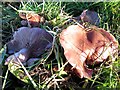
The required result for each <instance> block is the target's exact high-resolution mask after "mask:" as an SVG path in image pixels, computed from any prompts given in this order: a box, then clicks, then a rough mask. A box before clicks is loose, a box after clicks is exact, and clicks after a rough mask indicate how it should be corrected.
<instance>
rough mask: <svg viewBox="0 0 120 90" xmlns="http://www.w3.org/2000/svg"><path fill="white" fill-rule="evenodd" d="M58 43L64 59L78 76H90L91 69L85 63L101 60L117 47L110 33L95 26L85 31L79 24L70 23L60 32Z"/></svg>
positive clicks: (112, 52) (111, 53) (115, 50)
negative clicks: (62, 50)
mask: <svg viewBox="0 0 120 90" xmlns="http://www.w3.org/2000/svg"><path fill="white" fill-rule="evenodd" d="M60 43H61V45H62V47H63V48H64V54H65V57H66V59H67V60H68V62H69V63H70V64H71V65H72V66H73V68H74V72H75V73H76V74H77V75H78V76H79V77H80V78H83V77H85V78H91V77H92V69H89V68H87V67H86V65H87V64H95V63H99V62H103V60H105V59H107V57H108V56H110V55H113V54H114V53H115V52H117V48H118V42H117V41H116V39H115V38H114V36H113V35H112V34H110V33H108V32H106V31H105V30H103V29H101V28H97V27H95V26H94V27H92V28H91V29H90V30H89V31H86V30H85V29H84V28H81V27H80V26H79V25H71V26H69V27H68V28H66V29H64V30H63V31H62V32H61V34H60Z"/></svg>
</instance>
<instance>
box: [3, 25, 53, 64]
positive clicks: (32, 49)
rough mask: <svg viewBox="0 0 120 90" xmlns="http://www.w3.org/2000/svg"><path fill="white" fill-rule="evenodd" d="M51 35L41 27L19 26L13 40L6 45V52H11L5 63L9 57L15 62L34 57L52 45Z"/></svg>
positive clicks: (6, 62)
mask: <svg viewBox="0 0 120 90" xmlns="http://www.w3.org/2000/svg"><path fill="white" fill-rule="evenodd" d="M52 41H53V37H52V35H51V34H50V33H48V32H47V31H46V30H44V29H41V28H37V27H36V28H35V27H34V28H29V27H21V28H19V29H18V31H16V32H15V33H14V35H13V40H11V41H9V42H8V43H7V44H6V45H7V48H8V54H11V55H10V56H9V57H8V58H7V60H6V61H5V65H7V64H8V63H9V61H10V60H11V59H14V61H15V62H17V60H16V59H17V58H19V60H20V61H21V62H26V61H27V60H28V59H29V58H36V57H38V56H40V55H41V54H43V53H44V52H45V51H46V50H48V49H50V48H51V46H52Z"/></svg>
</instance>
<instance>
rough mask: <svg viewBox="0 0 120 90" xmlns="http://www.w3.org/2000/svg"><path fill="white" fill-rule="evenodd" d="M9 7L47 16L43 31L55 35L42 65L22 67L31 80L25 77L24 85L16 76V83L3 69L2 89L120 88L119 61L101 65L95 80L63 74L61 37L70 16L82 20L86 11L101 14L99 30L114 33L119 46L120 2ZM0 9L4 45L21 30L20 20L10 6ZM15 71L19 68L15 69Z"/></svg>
mask: <svg viewBox="0 0 120 90" xmlns="http://www.w3.org/2000/svg"><path fill="white" fill-rule="evenodd" d="M10 4H11V5H12V6H14V7H15V8H17V9H18V10H22V11H24V10H26V11H34V12H36V13H38V14H39V15H42V16H44V17H45V20H46V22H45V24H43V25H40V27H42V28H45V29H47V30H48V31H49V32H50V33H51V34H52V35H53V37H54V42H53V46H52V49H51V51H50V52H47V53H45V54H43V55H42V58H40V60H39V62H36V64H34V65H33V66H31V67H24V66H22V68H23V71H24V70H25V73H27V76H29V77H28V78H24V77H25V76H24V75H23V82H22V81H20V79H19V78H20V77H19V76H18V77H17V76H16V77H17V78H18V79H17V78H15V76H13V75H12V74H11V73H10V72H8V74H7V72H6V71H7V70H8V68H7V67H6V66H4V65H3V77H5V80H4V79H3V81H4V85H3V88H5V89H6V88H12V89H13V88H15V89H16V90H26V89H27V90H34V89H36V90H41V89H43V90H44V89H53V88H54V89H55V88H57V89H62V90H64V88H66V89H69V90H77V89H80V88H96V89H98V90H100V89H102V90H107V89H109V88H120V57H118V58H117V60H116V61H114V62H112V64H109V62H104V63H103V64H101V65H100V68H96V72H95V73H94V75H93V77H92V79H90V80H89V79H80V78H78V77H77V76H76V75H74V74H71V73H69V72H68V73H66V72H65V71H64V69H65V66H67V65H68V63H67V62H66V61H65V57H64V55H63V50H62V48H61V46H60V43H59V37H58V36H59V32H60V31H61V30H62V29H63V28H65V27H66V26H63V25H64V22H65V21H66V20H68V19H69V18H70V17H71V16H79V15H80V14H81V12H82V11H83V10H85V9H90V10H95V11H96V12H98V13H99V17H100V25H99V27H101V28H104V29H105V30H107V31H109V32H110V33H112V34H113V35H114V36H115V37H116V39H117V40H118V42H120V14H119V12H120V2H21V3H20V2H18V3H10ZM1 6H2V9H3V10H2V15H3V16H2V20H3V22H2V23H3V24H2V27H3V28H2V30H3V39H2V40H3V41H2V42H3V45H4V44H5V43H6V42H8V41H9V40H10V39H11V37H12V34H13V32H14V31H15V30H16V29H17V28H18V27H21V24H20V21H21V19H20V17H19V16H18V12H17V11H16V10H14V9H13V8H11V7H9V6H8V4H7V3H2V4H1ZM7 57H8V55H7V54H4V60H5V59H6V58H7ZM4 60H3V61H4ZM65 62H66V63H65ZM15 68H17V67H16V66H15ZM18 69H19V68H18ZM26 69H27V71H26ZM18 73H19V72H18ZM23 74H24V73H23ZM16 75H17V74H16ZM6 77H7V78H6ZM31 77H32V79H31ZM24 79H25V80H28V81H29V80H34V82H32V83H33V84H32V83H31V82H29V83H27V84H26V83H24ZM16 81H17V82H16ZM15 82H16V83H15ZM12 83H14V84H12ZM36 85H37V87H36ZM20 86H22V88H20ZM33 86H35V88H34V87H33Z"/></svg>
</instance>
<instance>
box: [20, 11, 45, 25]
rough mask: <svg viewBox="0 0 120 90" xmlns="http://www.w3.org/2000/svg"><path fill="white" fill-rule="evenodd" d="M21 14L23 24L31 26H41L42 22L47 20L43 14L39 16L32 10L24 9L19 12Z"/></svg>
mask: <svg viewBox="0 0 120 90" xmlns="http://www.w3.org/2000/svg"><path fill="white" fill-rule="evenodd" d="M19 16H20V17H21V18H22V19H24V20H22V21H21V24H22V25H23V26H26V25H27V24H28V26H30V27H36V26H39V24H40V23H43V22H44V21H45V19H44V17H43V16H39V15H38V14H36V13H35V12H30V11H22V12H19Z"/></svg>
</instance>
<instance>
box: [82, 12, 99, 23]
mask: <svg viewBox="0 0 120 90" xmlns="http://www.w3.org/2000/svg"><path fill="white" fill-rule="evenodd" d="M80 19H81V20H82V21H83V22H89V23H91V24H93V25H99V23H100V19H99V16H98V13H97V12H95V11H90V10H84V11H83V12H82V14H81V15H80Z"/></svg>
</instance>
